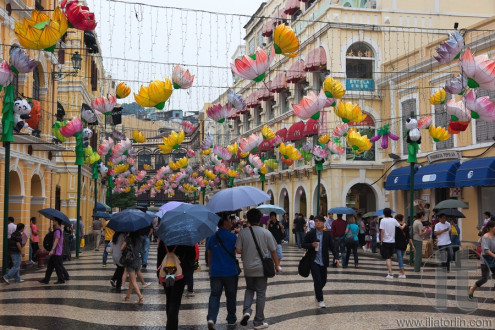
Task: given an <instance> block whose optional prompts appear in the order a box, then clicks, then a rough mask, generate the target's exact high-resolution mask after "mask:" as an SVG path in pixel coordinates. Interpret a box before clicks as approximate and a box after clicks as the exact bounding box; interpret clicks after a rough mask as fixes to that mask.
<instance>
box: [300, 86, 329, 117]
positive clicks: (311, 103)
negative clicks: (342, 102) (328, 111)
mask: <svg viewBox="0 0 495 330" xmlns="http://www.w3.org/2000/svg"><path fill="white" fill-rule="evenodd" d="M332 103H333V101H332V102H331V103H330V104H332ZM326 104H327V97H326V96H325V94H324V93H323V92H320V94H319V95H316V94H315V93H313V92H309V94H308V95H307V96H304V97H303V98H302V100H301V101H300V102H299V104H293V105H292V109H293V110H294V114H295V115H296V116H297V117H298V118H300V119H302V120H307V119H309V118H312V119H318V118H320V111H321V110H322V109H323V108H324V107H325V105H326Z"/></svg>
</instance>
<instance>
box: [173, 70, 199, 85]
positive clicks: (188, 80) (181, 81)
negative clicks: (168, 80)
mask: <svg viewBox="0 0 495 330" xmlns="http://www.w3.org/2000/svg"><path fill="white" fill-rule="evenodd" d="M193 81H194V76H193V75H191V73H190V72H189V70H187V69H185V68H183V67H182V66H180V65H176V66H174V69H173V71H172V83H173V86H174V88H175V89H188V88H190V87H191V86H192V84H193Z"/></svg>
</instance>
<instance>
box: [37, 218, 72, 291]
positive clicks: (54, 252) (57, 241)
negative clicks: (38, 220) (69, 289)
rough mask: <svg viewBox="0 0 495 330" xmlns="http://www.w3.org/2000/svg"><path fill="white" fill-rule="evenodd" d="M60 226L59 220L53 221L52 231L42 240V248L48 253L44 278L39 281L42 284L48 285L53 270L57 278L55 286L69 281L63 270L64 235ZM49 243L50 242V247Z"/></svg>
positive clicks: (65, 271) (66, 273)
mask: <svg viewBox="0 0 495 330" xmlns="http://www.w3.org/2000/svg"><path fill="white" fill-rule="evenodd" d="M60 226H61V221H60V220H59V219H55V220H54V221H53V231H52V232H50V233H48V234H47V235H46V236H45V239H44V240H43V247H44V248H45V249H46V250H47V251H50V252H49V253H48V256H49V259H48V265H47V267H46V272H45V278H44V279H42V280H40V281H39V282H40V283H43V284H48V283H50V277H51V276H52V273H53V270H54V269H55V272H56V273H57V278H58V279H57V282H55V284H64V283H65V281H66V280H68V279H69V273H68V272H67V270H66V269H65V268H64V264H63V259H62V251H63V245H64V234H63V232H62V228H61V227H60ZM50 241H51V242H52V244H51V246H50Z"/></svg>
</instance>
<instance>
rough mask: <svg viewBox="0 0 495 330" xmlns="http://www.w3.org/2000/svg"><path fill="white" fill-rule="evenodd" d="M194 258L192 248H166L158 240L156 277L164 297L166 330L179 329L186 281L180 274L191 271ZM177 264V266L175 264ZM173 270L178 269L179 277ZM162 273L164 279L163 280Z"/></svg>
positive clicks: (176, 246)
mask: <svg viewBox="0 0 495 330" xmlns="http://www.w3.org/2000/svg"><path fill="white" fill-rule="evenodd" d="M195 258H196V251H195V249H194V246H185V245H175V246H166V245H165V244H164V243H163V241H161V240H159V243H158V254H157V259H156V261H157V268H158V271H157V276H158V278H159V279H160V283H162V284H163V289H164V292H165V296H166V312H167V330H169V329H170V330H176V329H178V327H179V309H180V305H181V302H182V295H183V294H184V287H185V285H186V280H185V279H184V276H183V275H182V274H184V273H187V272H191V271H193V268H194V259H195ZM169 260H175V261H174V263H173V264H171V263H170V262H168V261H169ZM177 262H178V263H179V264H176V263H177ZM163 263H165V264H163ZM165 268H168V269H165ZM174 269H176V270H179V269H180V276H177V277H176V276H175V274H176V272H175V271H174ZM164 273H165V275H166V278H163V274H164ZM177 273H178V271H177ZM160 274H162V275H160Z"/></svg>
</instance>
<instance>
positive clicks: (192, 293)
mask: <svg viewBox="0 0 495 330" xmlns="http://www.w3.org/2000/svg"><path fill="white" fill-rule="evenodd" d="M192 297H194V292H188V293H186V298H192Z"/></svg>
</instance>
